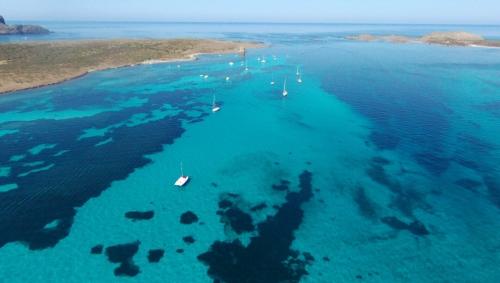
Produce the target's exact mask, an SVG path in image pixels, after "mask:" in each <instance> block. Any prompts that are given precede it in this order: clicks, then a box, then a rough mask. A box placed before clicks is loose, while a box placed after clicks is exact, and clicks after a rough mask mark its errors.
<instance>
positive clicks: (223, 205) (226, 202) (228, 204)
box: [219, 199, 233, 209]
mask: <svg viewBox="0 0 500 283" xmlns="http://www.w3.org/2000/svg"><path fill="white" fill-rule="evenodd" d="M232 205H233V203H232V202H231V201H230V200H227V199H223V200H221V201H219V208H222V209H226V208H229V207H231V206H232Z"/></svg>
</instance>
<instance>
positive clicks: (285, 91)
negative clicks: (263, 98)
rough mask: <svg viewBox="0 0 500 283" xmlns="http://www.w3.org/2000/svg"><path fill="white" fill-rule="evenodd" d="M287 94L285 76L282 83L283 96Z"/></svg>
mask: <svg viewBox="0 0 500 283" xmlns="http://www.w3.org/2000/svg"><path fill="white" fill-rule="evenodd" d="M287 95H288V91H287V90H286V78H285V82H284V83H283V96H287Z"/></svg>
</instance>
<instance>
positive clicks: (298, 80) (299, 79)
mask: <svg viewBox="0 0 500 283" xmlns="http://www.w3.org/2000/svg"><path fill="white" fill-rule="evenodd" d="M297 82H298V83H299V84H300V83H302V75H301V74H300V71H299V67H297Z"/></svg>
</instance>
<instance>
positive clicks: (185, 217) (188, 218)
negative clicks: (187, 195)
mask: <svg viewBox="0 0 500 283" xmlns="http://www.w3.org/2000/svg"><path fill="white" fill-rule="evenodd" d="M180 221H181V223H182V224H186V225H189V224H193V223H195V222H198V216H196V214H194V212H192V211H186V212H184V213H183V214H182V215H181V220H180Z"/></svg>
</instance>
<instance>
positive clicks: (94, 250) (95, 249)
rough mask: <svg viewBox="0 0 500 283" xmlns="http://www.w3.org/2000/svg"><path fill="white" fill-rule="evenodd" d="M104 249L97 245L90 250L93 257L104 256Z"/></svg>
mask: <svg viewBox="0 0 500 283" xmlns="http://www.w3.org/2000/svg"><path fill="white" fill-rule="evenodd" d="M103 248H104V247H103V245H95V246H93V247H92V248H91V249H90V253H91V254H93V255H99V254H102V250H103Z"/></svg>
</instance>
